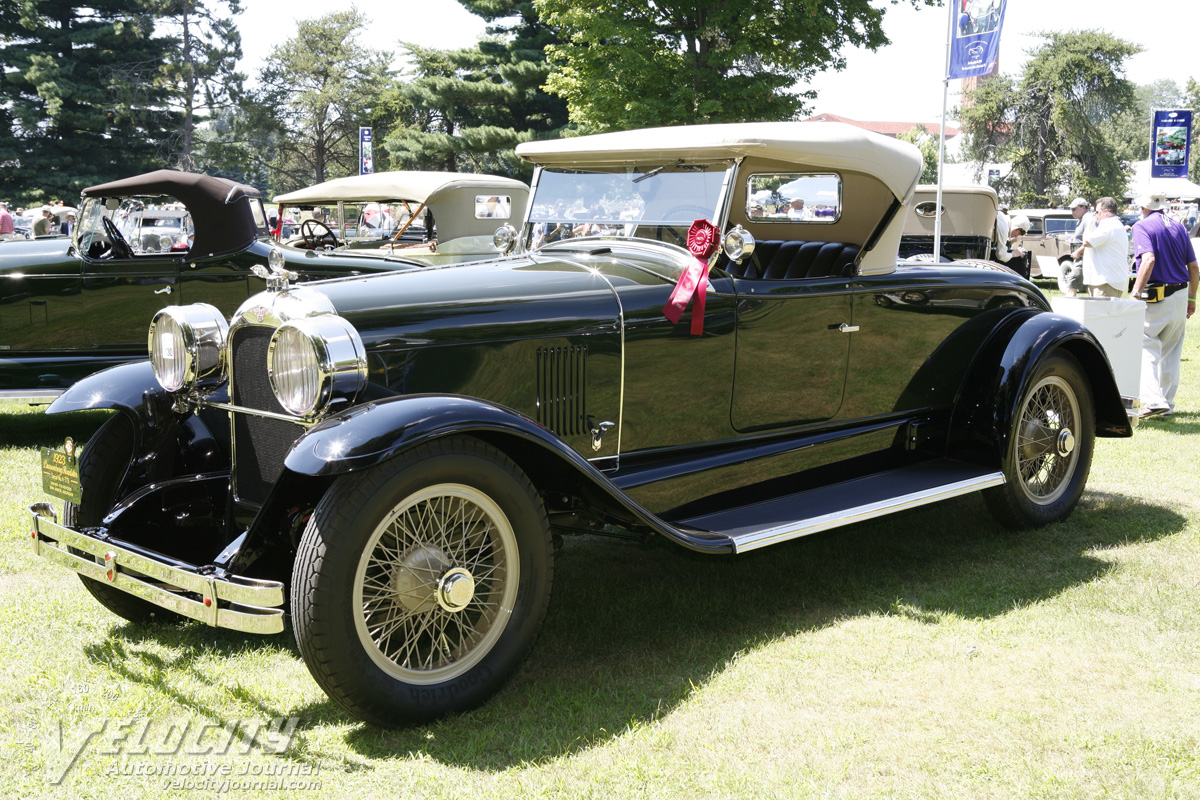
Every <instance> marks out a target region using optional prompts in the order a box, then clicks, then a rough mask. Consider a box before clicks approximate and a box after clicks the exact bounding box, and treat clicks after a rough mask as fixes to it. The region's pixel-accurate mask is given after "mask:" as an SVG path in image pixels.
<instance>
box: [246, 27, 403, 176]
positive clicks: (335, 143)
mask: <svg viewBox="0 0 1200 800" xmlns="http://www.w3.org/2000/svg"><path fill="white" fill-rule="evenodd" d="M365 24H366V18H365V17H364V16H363V15H362V13H361V12H359V11H358V10H357V9H351V10H350V11H338V12H334V13H331V14H327V15H325V16H324V17H320V18H318V19H312V20H301V21H299V22H298V23H297V31H296V35H295V36H293V37H292V38H291V39H288V40H287V41H286V42H284V43H283V44H282V45H280V46H278V47H276V48H275V49H274V50H273V51H272V52H271V55H270V57H269V58H268V66H267V67H266V69H264V70H263V73H262V89H261V90H260V91H259V92H258V94H257V96H256V98H255V101H254V102H253V103H251V104H248V105H246V106H244V107H243V111H245V112H247V118H246V121H248V122H249V123H250V124H252V125H254V126H256V127H257V128H258V131H259V133H258V135H257V137H256V138H258V139H259V141H261V140H262V138H263V137H266V136H272V134H274V136H273V137H272V138H273V142H272V143H273V145H274V148H275V154H274V160H273V162H272V167H273V169H274V170H275V172H276V176H277V179H278V180H277V182H278V184H279V185H277V186H274V187H273V188H274V189H276V190H285V189H290V188H299V187H302V186H308V185H311V184H313V183H321V182H323V181H326V180H328V179H330V178H334V177H339V176H343V175H351V174H355V175H356V174H358V128H359V126H360V125H361V124H362V123H363V122H364V121H365V120H366V119H368V118H369V117H370V115H371V111H372V107H373V105H374V103H375V99H376V97H377V96H378V94H379V91H380V88H381V87H383V86H385V85H386V84H387V83H389V82H390V79H391V77H390V74H389V70H388V62H389V61H390V58H389V57H388V56H387V55H386V54H385V53H383V52H380V51H377V50H370V49H368V48H365V47H363V46H362V45H360V44H359V43H358V41H357V36H358V33H359V32H360V31H361V30H362V28H363V26H364V25H365ZM259 157H260V158H261V157H262V156H261V155H260V156H259Z"/></svg>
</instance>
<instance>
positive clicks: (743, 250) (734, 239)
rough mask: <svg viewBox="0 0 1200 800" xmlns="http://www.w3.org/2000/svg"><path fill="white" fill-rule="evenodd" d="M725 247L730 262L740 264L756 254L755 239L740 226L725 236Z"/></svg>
mask: <svg viewBox="0 0 1200 800" xmlns="http://www.w3.org/2000/svg"><path fill="white" fill-rule="evenodd" d="M723 246H724V248H725V255H727V256H729V260H730V261H733V262H734V263H736V264H740V263H742V261H744V260H745V259H747V258H749V257H750V254H751V253H753V252H754V237H753V236H752V235H750V231H748V230H746V229H745V228H743V227H742V226H741V225H738V226H737V227H736V228H734V229H733V230H731V231H730V232H729V233H727V234H725V241H724V242H723Z"/></svg>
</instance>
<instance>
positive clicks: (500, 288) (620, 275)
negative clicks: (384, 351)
mask: <svg viewBox="0 0 1200 800" xmlns="http://www.w3.org/2000/svg"><path fill="white" fill-rule="evenodd" d="M601 251H602V252H601ZM680 253H681V254H682V253H683V251H682V250H681V251H680ZM685 263H686V259H685V257H684V256H682V255H681V256H680V257H678V258H676V257H674V256H671V257H668V258H665V259H664V258H663V257H662V256H661V254H660V255H656V256H655V255H646V254H644V253H639V252H638V251H637V249H636V248H633V249H627V250H626V252H621V253H613V252H612V251H611V250H609V249H608V248H606V247H593V248H591V249H579V250H561V251H556V252H547V251H541V252H538V253H534V254H530V255H525V256H516V257H509V258H505V259H501V260H498V261H482V262H470V263H466V264H457V265H453V266H444V267H424V268H419V269H409V270H403V271H399V272H388V273H384V274H377V275H371V276H362V277H352V278H337V279H332V280H326V281H317V282H313V283H308V284H305V286H306V287H307V288H309V289H313V290H317V291H320V292H321V293H322V294H324V295H325V296H326V297H328V298H329V300H330V301H331V302H332V303H333V306H334V308H335V309H336V310H337V313H338V314H339V315H341V316H343V317H345V318H346V319H348V320H349V321H350V322H351V323H352V324H353V325H354V327H355V329H356V330H357V331H358V332H359V334H360V335H361V336H362V338H363V342H364V344H365V345H366V346H367V347H368V349H372V348H375V347H385V348H386V347H411V346H419V345H428V344H439V343H440V344H449V343H461V342H467V341H495V340H499V339H508V338H514V337H529V336H535V337H553V336H566V335H577V334H587V333H600V332H616V331H618V330H619V329H620V317H621V307H620V303H619V301H618V296H617V295H618V290H619V289H620V288H621V287H624V286H632V285H638V286H642V287H646V288H648V289H649V290H650V291H654V287H658V290H659V291H661V293H662V295H663V301H664V302H665V300H666V296H667V294H668V293H669V292H670V289H671V287H672V286H673V285H674V282H675V280H676V279H677V278H678V275H679V272H680V271H681V269H682V266H683V265H684V264H685Z"/></svg>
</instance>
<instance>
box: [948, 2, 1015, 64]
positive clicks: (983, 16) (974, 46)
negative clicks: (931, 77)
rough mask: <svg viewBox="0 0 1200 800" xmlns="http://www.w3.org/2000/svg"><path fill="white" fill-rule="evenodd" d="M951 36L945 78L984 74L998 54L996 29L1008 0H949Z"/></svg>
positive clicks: (998, 35) (1001, 20)
mask: <svg viewBox="0 0 1200 800" xmlns="http://www.w3.org/2000/svg"><path fill="white" fill-rule="evenodd" d="M952 2H953V4H954V6H953V7H954V8H955V18H954V38H953V39H952V40H951V44H950V74H949V75H948V76H947V77H949V78H970V77H973V76H975V75H986V74H988V73H989V72H992V71H993V70H994V69H995V67H996V59H997V58H998V57H999V55H1000V29H1001V28H1002V27H1003V26H1004V8H1005V6H1007V5H1008V0H952Z"/></svg>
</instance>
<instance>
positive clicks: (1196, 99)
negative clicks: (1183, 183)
mask: <svg viewBox="0 0 1200 800" xmlns="http://www.w3.org/2000/svg"><path fill="white" fill-rule="evenodd" d="M1179 107H1180V108H1190V109H1192V163H1191V164H1189V165H1188V178H1190V179H1191V180H1192V182H1193V183H1200V83H1197V82H1196V79H1195V78H1188V82H1187V85H1186V86H1185V87H1184V88H1183V95H1182V97H1181V98H1180V104H1179Z"/></svg>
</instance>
